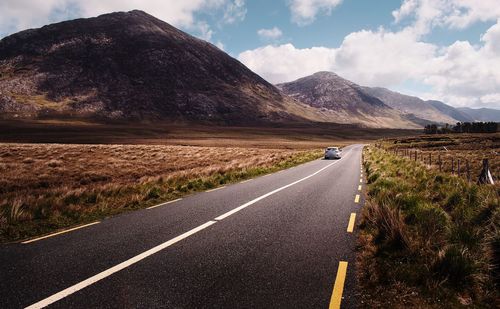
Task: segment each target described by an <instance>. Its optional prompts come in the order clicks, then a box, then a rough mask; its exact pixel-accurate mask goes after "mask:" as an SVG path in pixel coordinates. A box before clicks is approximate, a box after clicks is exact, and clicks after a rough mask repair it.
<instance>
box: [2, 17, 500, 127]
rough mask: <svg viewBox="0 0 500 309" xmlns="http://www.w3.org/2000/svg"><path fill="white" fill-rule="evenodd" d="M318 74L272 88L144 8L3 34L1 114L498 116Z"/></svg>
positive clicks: (367, 122)
mask: <svg viewBox="0 0 500 309" xmlns="http://www.w3.org/2000/svg"><path fill="white" fill-rule="evenodd" d="M499 114H500V111H497V110H485V109H481V110H472V109H456V108H453V107H451V106H449V105H446V104H444V103H442V102H439V101H423V100H421V99H419V98H416V97H411V96H406V95H403V94H399V93H397V92H393V91H390V90H388V89H384V88H368V87H362V86H359V85H356V84H355V83H353V82H350V81H348V80H346V79H343V78H341V77H340V76H338V75H336V74H335V73H332V72H318V73H316V74H313V75H311V76H308V77H304V78H301V79H299V80H297V81H294V82H290V83H284V84H280V85H277V86H273V85H271V84H270V83H268V82H267V81H265V80H264V79H263V78H261V77H260V76H258V75H257V74H255V73H254V72H252V71H251V70H249V69H248V68H247V67H245V66H244V65H243V64H242V63H240V62H239V61H237V60H236V59H234V58H232V57H230V56H229V55H227V54H226V53H224V52H223V51H221V50H220V49H218V48H217V47H215V46H213V45H212V44H210V43H207V42H205V41H203V40H200V39H197V38H195V37H192V36H190V35H189V34H187V33H184V32H182V31H180V30H178V29H176V28H174V27H172V26H171V25H169V24H167V23H165V22H163V21H161V20H159V19H156V18H155V17H153V16H151V15H148V14H146V13H144V12H142V11H131V12H118V13H111V14H105V15H101V16H99V17H95V18H88V19H76V20H71V21H66V22H62V23H56V24H52V25H48V26H44V27H42V28H39V29H30V30H25V31H22V32H19V33H16V34H13V35H11V36H8V37H6V38H3V39H2V40H0V118H3V119H26V118H28V119H38V118H60V117H65V118H67V117H72V118H90V119H97V120H102V121H110V120H120V121H134V122H137V121H139V122H144V121H147V122H175V123H208V124H222V125H249V126H253V125H261V124H276V123H314V122H334V123H348V124H357V125H360V126H364V127H386V128H421V127H422V126H423V125H424V124H427V123H455V122H458V121H474V120H481V121H485V120H489V121H491V120H493V121H500V115H499Z"/></svg>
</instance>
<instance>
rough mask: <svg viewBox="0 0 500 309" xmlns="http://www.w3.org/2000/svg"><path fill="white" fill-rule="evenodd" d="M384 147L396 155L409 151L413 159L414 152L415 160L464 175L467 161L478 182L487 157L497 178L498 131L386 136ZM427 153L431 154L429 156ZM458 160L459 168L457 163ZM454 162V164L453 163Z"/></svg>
mask: <svg viewBox="0 0 500 309" xmlns="http://www.w3.org/2000/svg"><path fill="white" fill-rule="evenodd" d="M383 145H384V147H386V148H387V149H389V150H390V151H392V152H394V150H397V154H398V155H400V156H401V155H405V154H404V151H405V150H409V152H410V153H411V155H412V156H413V157H412V158H413V159H414V156H415V151H416V152H417V160H418V161H420V162H423V163H425V164H427V165H429V158H430V160H431V166H432V167H433V168H434V169H439V165H440V164H439V160H441V162H442V163H441V170H442V171H443V172H447V173H452V171H453V172H454V174H456V175H458V172H459V171H460V176H462V177H465V178H466V177H467V166H466V163H467V162H469V168H470V174H471V180H472V181H473V182H475V181H477V179H478V176H479V173H480V172H481V168H482V160H483V159H488V161H489V165H490V171H491V174H492V176H493V178H494V179H497V180H498V179H500V160H499V158H500V133H494V134H491V133H490V134H448V135H422V136H418V137H409V138H392V139H386V140H384V143H383ZM429 156H430V157H429ZM459 161H460V170H459V169H458V162H459ZM452 163H453V166H452Z"/></svg>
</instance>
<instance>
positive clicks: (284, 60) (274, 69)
mask: <svg viewBox="0 0 500 309" xmlns="http://www.w3.org/2000/svg"><path fill="white" fill-rule="evenodd" d="M238 59H239V60H240V61H241V62H243V63H244V64H245V65H246V66H248V67H249V68H250V69H252V70H253V71H255V72H257V73H258V74H260V75H262V76H263V77H264V78H266V79H267V80H268V81H270V82H272V83H278V82H283V81H290V80H294V79H297V78H299V77H303V76H305V75H310V74H313V73H315V72H317V71H324V70H331V69H333V67H332V66H331V65H332V64H333V63H334V61H335V50H333V49H329V48H325V47H312V48H305V49H297V48H295V47H294V46H293V45H292V44H284V45H280V46H271V45H269V46H266V47H262V48H258V49H255V50H249V51H245V52H243V53H241V54H240V55H239V56H238Z"/></svg>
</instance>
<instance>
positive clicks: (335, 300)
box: [328, 261, 347, 309]
mask: <svg viewBox="0 0 500 309" xmlns="http://www.w3.org/2000/svg"><path fill="white" fill-rule="evenodd" d="M346 273H347V262H344V261H340V262H339V268H338V270H337V277H336V278H335V284H334V285H333V293H332V298H330V306H328V309H339V308H340V303H341V302H342V293H343V292H344V282H345V275H346Z"/></svg>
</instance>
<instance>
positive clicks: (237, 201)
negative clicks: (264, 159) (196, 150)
mask: <svg viewBox="0 0 500 309" xmlns="http://www.w3.org/2000/svg"><path fill="white" fill-rule="evenodd" d="M361 151H362V146H361V145H352V146H349V147H346V148H344V152H343V158H342V159H341V160H336V161H328V160H316V161H312V162H309V163H306V164H303V165H300V166H297V167H294V168H291V169H288V170H285V171H281V172H278V173H274V174H271V175H266V176H262V177H258V178H255V179H252V180H249V181H244V182H241V183H238V184H233V185H229V186H227V187H223V188H219V189H216V190H212V191H207V192H201V193H197V194H193V195H191V196H188V197H185V198H183V199H181V200H177V201H173V202H171V203H165V204H162V205H159V206H158V207H154V208H151V209H144V210H140V211H135V212H130V213H126V214H123V215H118V216H115V217H112V218H108V219H104V220H102V221H100V222H98V223H96V224H92V225H88V226H85V227H83V228H79V229H75V230H72V231H68V232H66V233H61V234H58V235H52V236H50V237H46V238H43V239H35V240H34V241H30V242H26V243H16V244H8V245H1V246H0V308H24V307H28V306H31V307H30V308H41V307H44V306H49V307H50V308H95V307H99V308H338V306H339V305H340V306H341V307H342V308H353V307H355V306H356V303H357V301H356V287H355V277H354V275H355V269H354V257H355V256H354V248H355V235H354V233H355V232H356V230H355V222H356V221H357V220H358V219H359V214H360V210H361V205H362V203H363V201H362V200H361V199H362V197H361V196H362V194H361V190H362V185H363V184H362V177H363V176H362V173H361V163H360V161H361ZM360 178H361V179H360ZM360 197H361V198H360ZM353 230H354V233H353Z"/></svg>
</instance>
